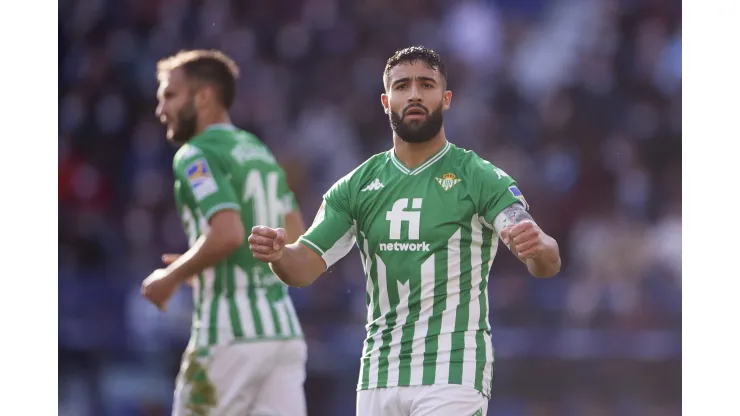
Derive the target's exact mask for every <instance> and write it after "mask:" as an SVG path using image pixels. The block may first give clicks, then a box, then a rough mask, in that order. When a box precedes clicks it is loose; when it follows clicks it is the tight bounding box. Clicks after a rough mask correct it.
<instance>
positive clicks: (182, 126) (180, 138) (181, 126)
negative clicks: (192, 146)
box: [168, 100, 198, 146]
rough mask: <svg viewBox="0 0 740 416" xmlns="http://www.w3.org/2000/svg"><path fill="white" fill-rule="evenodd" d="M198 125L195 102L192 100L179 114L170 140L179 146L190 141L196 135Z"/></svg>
mask: <svg viewBox="0 0 740 416" xmlns="http://www.w3.org/2000/svg"><path fill="white" fill-rule="evenodd" d="M197 127H198V117H197V115H196V112H195V103H194V102H193V101H192V100H191V101H190V102H188V103H187V104H185V106H184V107H183V108H182V109H181V110H180V112H179V113H178V114H177V124H175V127H174V128H173V129H172V137H169V138H168V140H169V141H170V142H171V143H173V144H175V145H178V146H182V145H183V144H185V143H187V142H188V141H190V139H192V138H193V136H195V130H196V129H197Z"/></svg>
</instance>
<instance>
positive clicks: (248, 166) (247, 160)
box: [173, 125, 303, 347]
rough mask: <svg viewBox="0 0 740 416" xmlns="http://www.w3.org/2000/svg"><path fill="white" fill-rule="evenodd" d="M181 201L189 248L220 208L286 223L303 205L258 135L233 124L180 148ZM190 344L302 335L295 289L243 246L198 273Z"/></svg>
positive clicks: (251, 221) (253, 220)
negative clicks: (292, 292) (291, 290)
mask: <svg viewBox="0 0 740 416" xmlns="http://www.w3.org/2000/svg"><path fill="white" fill-rule="evenodd" d="M173 170H174V178H175V200H176V203H177V209H178V211H179V213H180V217H181V218H182V224H183V227H184V228H185V233H186V234H187V236H188V239H189V243H190V246H192V245H193V244H194V243H195V242H196V240H197V239H198V237H200V235H201V234H203V233H204V232H205V231H206V230H207V228H208V221H209V220H210V218H211V217H212V216H213V214H215V213H216V212H218V211H220V210H223V209H233V210H236V211H238V212H239V213H240V214H241V217H242V221H243V223H244V228H245V231H246V232H247V233H248V232H249V230H251V228H252V226H254V225H267V226H270V227H282V226H283V224H284V221H285V214H286V213H288V212H291V211H294V210H296V209H297V205H296V202H295V198H294V196H293V193H292V192H291V191H290V189H289V188H288V186H287V183H286V181H285V173H284V172H283V170H282V169H281V168H280V166H279V165H278V164H277V162H276V161H275V158H274V157H273V155H272V153H271V152H270V150H269V149H268V148H267V147H266V146H265V145H264V144H263V143H262V142H261V141H259V140H258V139H257V138H256V137H255V136H253V135H252V134H249V133H247V132H245V131H242V130H238V129H236V128H234V127H233V126H230V125H215V126H211V127H210V128H209V129H207V130H206V131H205V132H203V133H202V134H200V135H198V136H196V137H194V138H193V139H191V140H190V141H189V142H188V143H187V144H185V145H184V146H183V147H182V148H180V150H179V151H178V152H177V154H175V159H174V162H173ZM194 280H195V281H194V287H193V297H194V301H195V310H194V312H193V326H192V334H191V340H190V342H191V344H193V345H194V346H197V347H204V346H210V345H217V344H228V343H232V342H239V341H255V340H268V339H269V340H275V339H291V338H300V337H302V336H303V334H302V332H301V326H300V324H299V322H298V316H297V315H296V312H295V309H294V308H293V303H292V302H291V300H290V296H289V295H288V289H287V286H286V285H285V284H283V283H282V282H281V281H280V280H279V279H278V278H277V277H276V276H275V275H274V274H273V273H272V270H270V267H269V265H267V264H266V263H263V262H261V261H259V260H256V259H255V258H254V257H253V256H252V252H251V251H250V250H249V243H248V242H247V241H246V240H245V241H244V244H243V245H242V246H241V247H240V248H239V249H238V250H236V251H235V252H234V253H233V254H231V255H230V256H229V257H228V258H227V259H225V260H223V261H221V262H219V263H218V264H217V265H215V266H214V267H212V268H210V269H207V270H204V271H203V273H201V274H200V275H198V276H197V278H196V279H194Z"/></svg>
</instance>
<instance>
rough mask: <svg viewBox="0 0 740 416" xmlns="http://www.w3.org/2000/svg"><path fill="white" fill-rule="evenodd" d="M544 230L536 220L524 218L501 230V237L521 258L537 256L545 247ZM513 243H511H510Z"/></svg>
mask: <svg viewBox="0 0 740 416" xmlns="http://www.w3.org/2000/svg"><path fill="white" fill-rule="evenodd" d="M542 235H543V233H542V230H541V229H540V227H538V226H537V224H535V223H534V222H532V221H530V220H524V221H521V222H520V223H518V224H516V225H512V226H508V227H506V228H504V229H503V230H501V239H502V240H503V241H504V244H506V245H507V246H509V248H510V249H513V250H516V253H518V255H519V258H520V259H523V260H525V259H533V258H535V257H537V256H538V255H539V254H540V253H541V252H542V249H543V247H544V244H543V239H542ZM510 244H511V245H510Z"/></svg>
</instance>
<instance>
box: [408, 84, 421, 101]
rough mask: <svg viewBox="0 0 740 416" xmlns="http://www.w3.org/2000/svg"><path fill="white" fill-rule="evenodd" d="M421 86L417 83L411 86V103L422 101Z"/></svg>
mask: <svg viewBox="0 0 740 416" xmlns="http://www.w3.org/2000/svg"><path fill="white" fill-rule="evenodd" d="M419 92H420V91H419V88H417V87H416V86H415V85H412V86H411V94H410V95H409V99H408V102H410V103H419V102H421V94H420V93H419Z"/></svg>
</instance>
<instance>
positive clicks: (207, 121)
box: [196, 111, 231, 134]
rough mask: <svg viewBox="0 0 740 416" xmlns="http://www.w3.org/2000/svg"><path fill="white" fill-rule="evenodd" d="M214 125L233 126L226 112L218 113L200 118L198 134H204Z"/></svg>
mask: <svg viewBox="0 0 740 416" xmlns="http://www.w3.org/2000/svg"><path fill="white" fill-rule="evenodd" d="M214 124H231V119H230V118H229V114H228V113H227V112H226V111H216V112H214V113H211V114H204V115H203V116H202V117H199V118H198V128H197V133H196V134H201V133H203V132H204V131H205V130H206V129H207V128H208V126H212V125H214Z"/></svg>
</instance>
